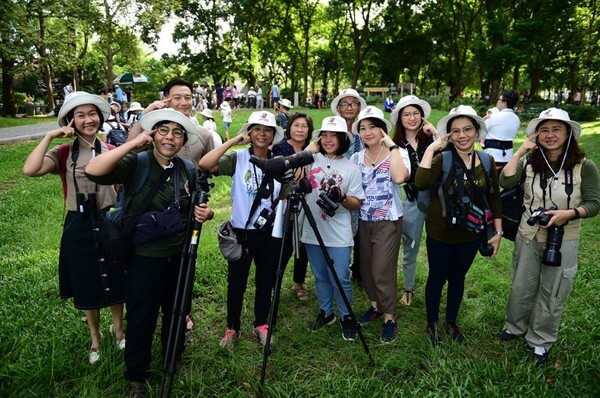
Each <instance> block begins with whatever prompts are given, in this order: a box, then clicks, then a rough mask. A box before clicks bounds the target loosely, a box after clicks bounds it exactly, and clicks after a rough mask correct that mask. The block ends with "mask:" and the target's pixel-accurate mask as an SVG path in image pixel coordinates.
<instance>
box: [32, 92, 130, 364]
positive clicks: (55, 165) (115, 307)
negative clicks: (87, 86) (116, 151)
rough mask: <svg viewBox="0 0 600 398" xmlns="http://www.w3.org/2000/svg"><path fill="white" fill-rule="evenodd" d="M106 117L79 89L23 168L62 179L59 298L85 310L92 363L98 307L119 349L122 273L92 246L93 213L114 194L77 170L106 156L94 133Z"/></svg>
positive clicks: (101, 104) (102, 106) (101, 103)
mask: <svg viewBox="0 0 600 398" xmlns="http://www.w3.org/2000/svg"><path fill="white" fill-rule="evenodd" d="M109 115H110V107H109V105H108V102H106V101H105V100H104V99H103V98H102V97H100V96H97V95H92V94H88V93H86V92H83V91H76V92H73V93H71V94H69V95H68V96H67V98H66V99H65V102H64V104H63V106H62V107H61V108H60V111H59V114H58V125H59V126H60V127H59V128H57V129H53V130H51V131H49V132H48V134H46V136H44V138H43V139H42V140H41V141H40V143H39V144H38V145H37V146H36V148H35V149H34V150H33V151H32V152H31V154H30V155H29V157H28V158H27V160H26V161H25V164H24V165H23V172H24V173H25V175H27V176H30V177H41V176H44V175H46V174H49V173H56V174H59V175H60V176H61V178H62V179H63V190H64V198H65V208H66V210H67V215H66V218H65V221H64V223H63V232H62V238H61V243H60V255H59V266H58V277H59V290H60V297H61V298H64V299H68V298H70V297H73V303H74V305H75V308H78V309H81V310H83V311H84V312H85V315H86V318H87V323H88V327H89V329H90V335H91V340H92V342H91V345H90V351H89V353H88V354H89V361H90V363H92V364H94V363H96V362H98V360H99V359H100V336H101V333H100V308H103V307H108V306H110V310H111V313H112V320H113V326H112V328H111V330H112V332H113V335H114V336H115V338H116V340H117V343H118V347H119V348H121V349H122V348H124V347H125V334H124V332H123V322H122V320H123V303H124V301H125V272H124V270H123V269H122V267H117V266H110V265H108V262H107V261H104V255H103V254H102V253H100V252H98V250H97V247H96V242H97V240H98V239H99V236H98V225H99V215H100V214H101V212H102V211H103V210H104V209H107V208H109V207H110V206H112V205H113V204H114V203H115V200H116V197H117V194H116V192H115V189H114V187H113V186H98V185H96V184H95V183H94V182H93V181H90V180H89V179H88V178H87V177H86V176H85V174H84V172H83V171H84V168H85V166H86V165H87V164H88V162H90V160H91V159H93V158H94V157H95V156H98V155H100V153H105V152H108V146H107V145H106V143H104V142H101V141H100V140H99V139H98V138H97V134H98V131H99V130H100V126H102V123H103V121H104V120H106V119H108V117H109ZM73 137H74V140H73V141H72V142H70V143H67V144H62V145H60V146H56V147H55V148H53V149H51V150H50V151H48V148H49V146H50V143H51V142H52V140H54V139H56V138H73ZM105 289H108V290H105Z"/></svg>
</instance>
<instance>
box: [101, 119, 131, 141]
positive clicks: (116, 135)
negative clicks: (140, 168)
mask: <svg viewBox="0 0 600 398" xmlns="http://www.w3.org/2000/svg"><path fill="white" fill-rule="evenodd" d="M106 123H107V124H108V125H109V126H110V130H108V133H106V141H107V142H108V143H109V144H112V145H114V146H120V145H123V144H124V143H126V142H127V137H128V136H129V133H127V131H125V130H124V129H123V128H122V127H121V125H120V124H119V123H116V122H115V124H114V125H113V123H112V122H109V121H107V122H106Z"/></svg>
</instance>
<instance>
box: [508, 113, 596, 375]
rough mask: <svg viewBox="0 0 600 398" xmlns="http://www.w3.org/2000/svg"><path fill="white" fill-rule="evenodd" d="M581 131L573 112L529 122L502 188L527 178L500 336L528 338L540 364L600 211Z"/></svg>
mask: <svg viewBox="0 0 600 398" xmlns="http://www.w3.org/2000/svg"><path fill="white" fill-rule="evenodd" d="M580 136H581V126H580V125H579V123H577V122H575V121H573V120H571V119H570V117H569V114H568V113H567V112H565V111H564V110H562V109H556V108H550V109H547V110H545V111H543V112H542V113H540V116H539V117H538V118H535V119H533V120H532V121H531V122H529V124H528V125H527V137H528V139H527V140H525V142H524V143H523V144H522V145H521V147H520V148H519V149H518V150H517V151H516V152H515V153H514V154H513V156H512V157H511V158H510V160H509V161H508V163H507V164H506V166H505V167H504V169H503V170H502V174H501V175H500V184H501V185H502V187H504V188H510V187H514V186H516V185H517V184H520V183H521V182H522V181H523V190H524V192H525V197H524V201H523V202H524V205H525V211H524V212H523V216H522V217H521V222H520V223H519V229H518V233H517V236H516V238H515V252H514V255H513V263H512V275H511V280H512V286H511V290H510V295H509V297H508V304H507V306H506V324H505V327H504V330H503V331H502V333H501V334H500V340H501V341H503V342H508V341H512V340H516V339H518V338H521V337H523V338H524V339H525V341H526V342H527V345H529V347H530V348H531V351H530V352H531V356H532V359H533V361H534V362H535V363H536V364H538V365H544V364H545V363H546V362H547V361H548V354H549V352H550V348H552V346H553V345H554V343H555V342H556V340H557V339H558V329H559V327H560V318H561V315H562V313H563V310H564V306H565V303H566V301H567V298H568V297H569V294H570V293H571V291H572V290H573V282H574V280H575V275H576V274H577V256H578V247H579V238H580V234H581V219H582V218H590V217H594V216H596V215H597V214H598V211H599V210H600V175H599V174H598V168H597V167H596V165H595V164H594V162H593V161H591V160H590V159H586V157H585V153H584V152H583V149H582V148H581V146H580V145H579V143H578V140H579V137H580ZM525 165H526V166H525ZM523 173H525V179H524V180H523V178H522V175H523Z"/></svg>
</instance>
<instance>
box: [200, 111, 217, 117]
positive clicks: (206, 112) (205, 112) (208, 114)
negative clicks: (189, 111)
mask: <svg viewBox="0 0 600 398" xmlns="http://www.w3.org/2000/svg"><path fill="white" fill-rule="evenodd" d="M200 114H201V115H202V116H204V117H205V118H208V119H214V118H215V117H214V116H213V114H212V111H211V110H210V109H208V108H204V109H203V110H202V112H200Z"/></svg>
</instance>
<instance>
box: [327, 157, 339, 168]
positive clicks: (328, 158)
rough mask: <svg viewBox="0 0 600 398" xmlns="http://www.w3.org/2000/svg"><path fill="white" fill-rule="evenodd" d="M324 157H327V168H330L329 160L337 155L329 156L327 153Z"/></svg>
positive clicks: (332, 159) (331, 160)
mask: <svg viewBox="0 0 600 398" xmlns="http://www.w3.org/2000/svg"><path fill="white" fill-rule="evenodd" d="M325 157H326V158H327V168H328V169H330V168H331V162H333V161H334V160H335V158H337V155H333V157H332V158H330V157H329V155H327V154H325Z"/></svg>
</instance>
